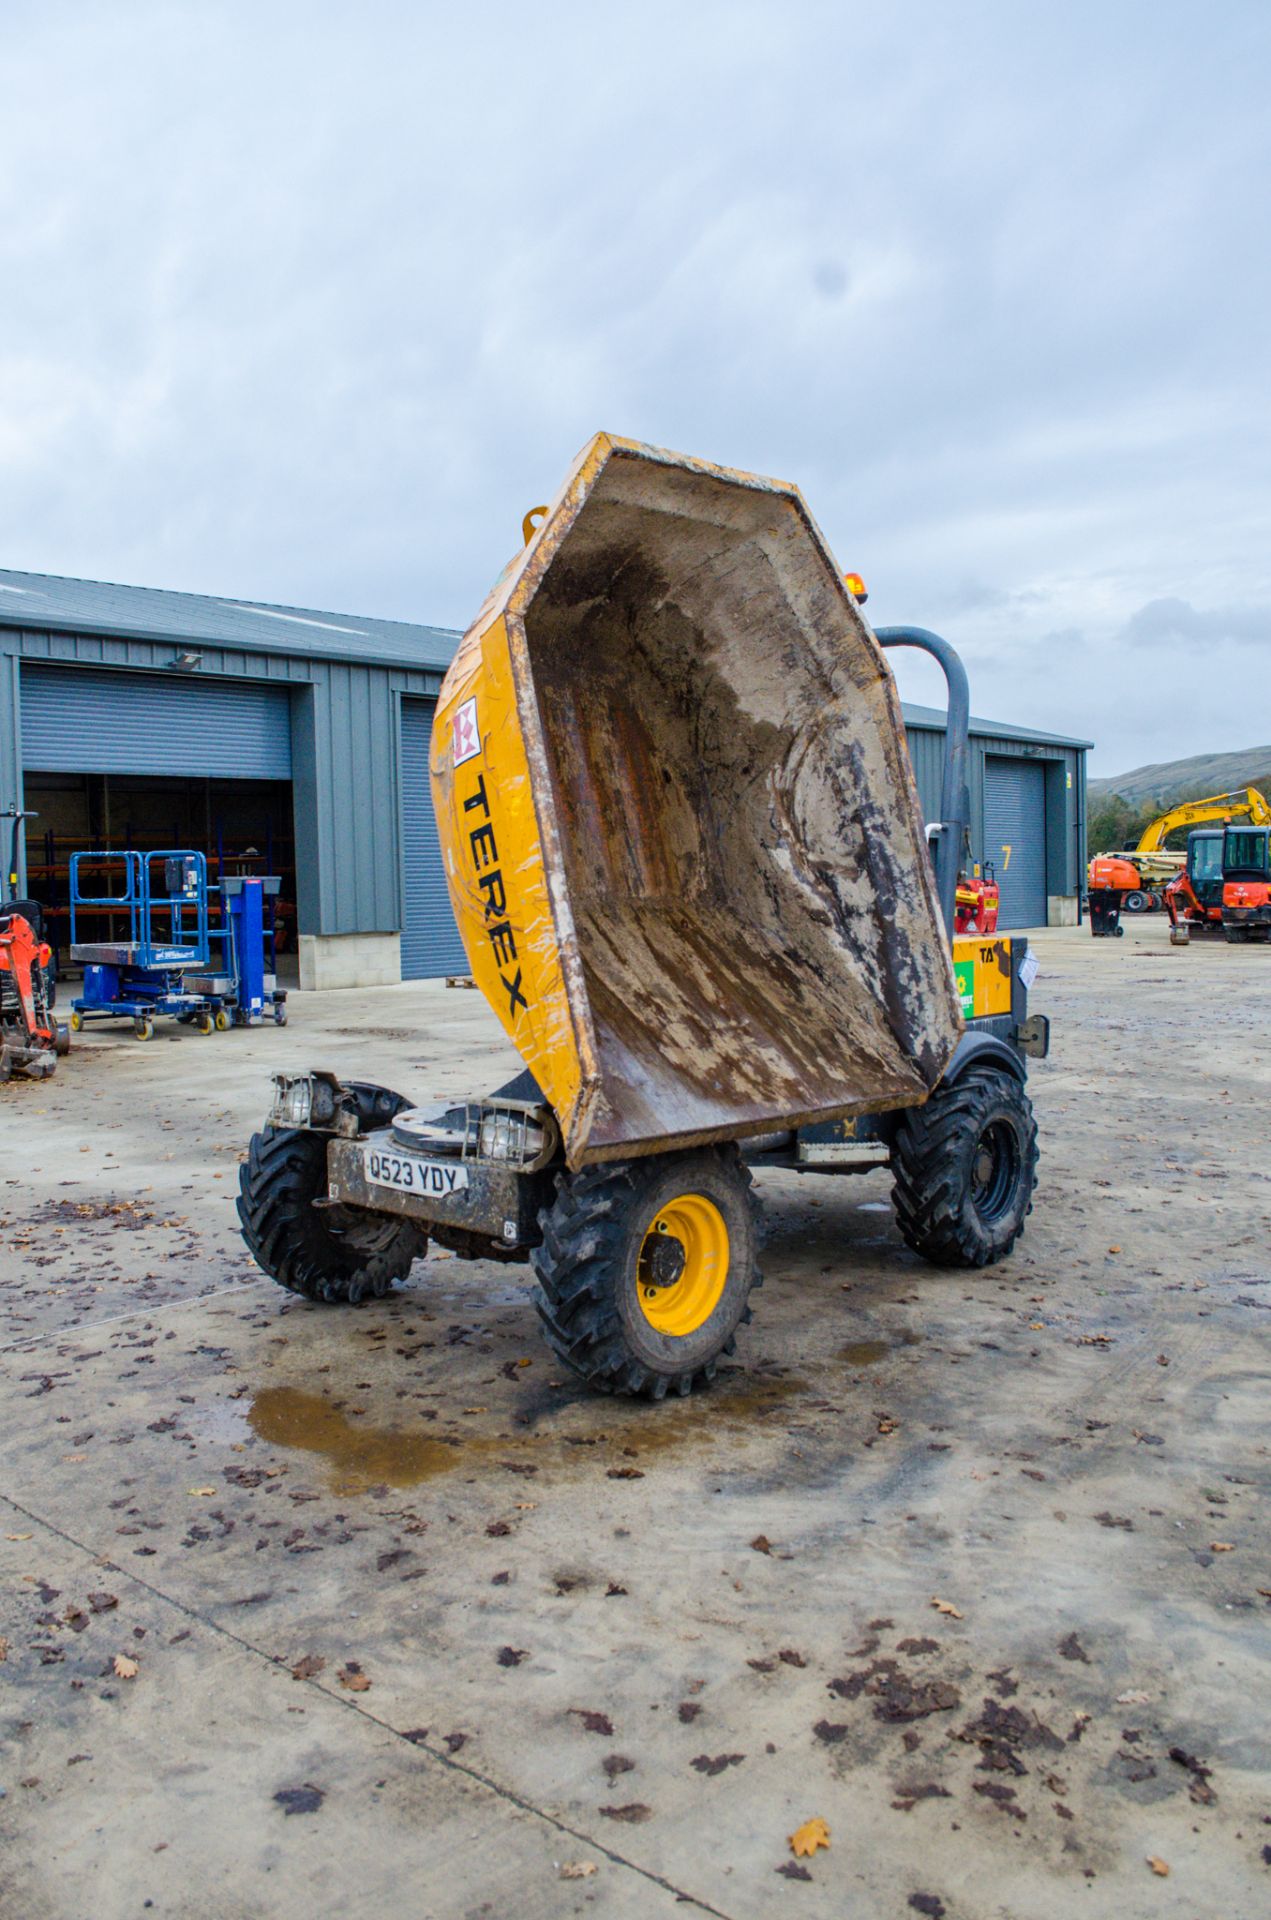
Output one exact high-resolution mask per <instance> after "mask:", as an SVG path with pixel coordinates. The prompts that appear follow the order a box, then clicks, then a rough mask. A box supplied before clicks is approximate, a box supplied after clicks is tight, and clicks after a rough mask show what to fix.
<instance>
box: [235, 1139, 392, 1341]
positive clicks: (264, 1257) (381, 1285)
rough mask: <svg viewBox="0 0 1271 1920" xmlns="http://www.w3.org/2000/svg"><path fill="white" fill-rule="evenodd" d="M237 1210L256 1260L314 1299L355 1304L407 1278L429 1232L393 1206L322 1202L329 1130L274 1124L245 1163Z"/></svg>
mask: <svg viewBox="0 0 1271 1920" xmlns="http://www.w3.org/2000/svg"><path fill="white" fill-rule="evenodd" d="M238 1184H239V1194H238V1217H239V1221H240V1222H241V1225H242V1231H243V1239H244V1240H245V1241H246V1242H247V1246H248V1248H249V1250H250V1252H251V1255H252V1258H253V1259H254V1260H255V1261H256V1263H257V1265H258V1266H260V1267H263V1268H264V1270H265V1272H266V1273H267V1274H268V1275H269V1276H270V1278H271V1279H273V1280H276V1281H277V1282H278V1284H279V1286H280V1287H286V1288H287V1289H288V1291H289V1292H291V1293H302V1294H303V1295H304V1296H305V1298H306V1299H307V1300H325V1301H329V1302H342V1303H347V1304H349V1305H356V1304H357V1302H358V1301H360V1300H365V1299H374V1298H378V1297H379V1296H380V1295H381V1294H385V1293H387V1292H388V1291H389V1289H390V1287H391V1286H392V1284H393V1282H394V1280H404V1279H405V1278H406V1275H407V1274H408V1273H409V1272H410V1269H411V1266H412V1263H413V1262H414V1261H415V1260H416V1259H419V1258H421V1257H422V1255H423V1254H424V1253H425V1252H426V1250H427V1246H428V1241H427V1236H426V1235H425V1234H423V1233H422V1232H421V1231H420V1230H419V1229H418V1228H417V1227H415V1226H414V1225H413V1224H412V1223H411V1222H410V1221H409V1220H402V1219H400V1218H398V1217H397V1216H396V1215H394V1214H379V1213H369V1212H366V1213H364V1212H362V1210H361V1209H359V1208H357V1207H332V1208H326V1207H315V1206H314V1201H315V1200H321V1199H324V1198H325V1197H326V1190H327V1139H326V1135H325V1134H321V1133H305V1132H300V1131H292V1130H291V1129H289V1128H281V1127H280V1128H273V1127H270V1128H267V1129H266V1131H265V1132H264V1133H257V1134H253V1135H252V1142H251V1146H250V1147H249V1148H248V1151H247V1161H246V1164H245V1165H244V1166H243V1167H242V1168H241V1169H240V1171H239V1183H238Z"/></svg>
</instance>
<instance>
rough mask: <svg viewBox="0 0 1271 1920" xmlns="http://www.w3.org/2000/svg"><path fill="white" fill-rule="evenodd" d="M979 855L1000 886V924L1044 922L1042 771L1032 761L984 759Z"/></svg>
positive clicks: (1043, 788) (1043, 924) (1044, 856)
mask: <svg viewBox="0 0 1271 1920" xmlns="http://www.w3.org/2000/svg"><path fill="white" fill-rule="evenodd" d="M984 858H985V859H986V860H989V861H991V862H992V863H993V865H994V866H995V867H996V868H997V884H998V886H999V887H1000V888H1001V890H1002V904H1001V909H1000V911H999V914H998V922H997V924H998V926H999V927H1003V928H1006V927H1044V926H1045V925H1046V770H1045V768H1044V767H1042V766H1039V765H1038V764H1037V762H1036V761H1032V760H1009V759H1005V758H1001V757H994V756H993V755H992V754H990V755H988V756H987V757H986V759H985V762H984Z"/></svg>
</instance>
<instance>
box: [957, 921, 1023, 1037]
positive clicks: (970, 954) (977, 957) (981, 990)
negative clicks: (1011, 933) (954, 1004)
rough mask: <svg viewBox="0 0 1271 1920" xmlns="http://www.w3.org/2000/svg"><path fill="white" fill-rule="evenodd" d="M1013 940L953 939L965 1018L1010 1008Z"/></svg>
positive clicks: (991, 937) (978, 936)
mask: <svg viewBox="0 0 1271 1920" xmlns="http://www.w3.org/2000/svg"><path fill="white" fill-rule="evenodd" d="M1014 964H1015V954H1014V942H1013V941H1011V940H1009V939H999V938H998V937H997V936H996V935H993V934H990V935H987V936H986V935H984V934H959V935H958V936H957V937H956V938H955V940H954V942H953V973H954V978H955V979H956V981H957V983H958V1000H959V1003H960V1005H961V1008H962V1017H963V1019H964V1020H985V1019H987V1018H989V1017H990V1016H991V1015H993V1014H1001V1013H1006V1014H1009V1012H1010V1011H1011V981H1012V978H1013V968H1014Z"/></svg>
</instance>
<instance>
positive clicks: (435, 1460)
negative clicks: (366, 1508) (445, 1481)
mask: <svg viewBox="0 0 1271 1920" xmlns="http://www.w3.org/2000/svg"><path fill="white" fill-rule="evenodd" d="M247 1424H248V1426H249V1427H250V1428H251V1431H252V1432H253V1433H254V1434H255V1435H256V1436H257V1438H258V1439H261V1440H266V1441H268V1443H269V1444H270V1446H274V1447H286V1448H289V1449H293V1450H295V1451H298V1452H302V1453H317V1454H321V1456H322V1457H323V1459H324V1460H325V1461H326V1463H327V1465H328V1467H329V1468H330V1469H331V1475H332V1480H333V1483H334V1484H335V1485H336V1487H337V1488H339V1489H341V1490H343V1489H349V1490H352V1489H355V1488H361V1487H373V1486H379V1485H387V1486H390V1487H415V1486H418V1485H419V1484H420V1482H421V1481H423V1480H433V1479H435V1478H436V1477H437V1476H438V1475H439V1474H443V1473H453V1472H454V1471H455V1469H456V1468H457V1467H461V1466H462V1465H463V1464H464V1462H465V1460H467V1459H468V1458H470V1457H471V1455H472V1454H473V1453H475V1452H476V1451H478V1447H479V1440H480V1437H479V1436H477V1435H474V1436H472V1438H471V1439H465V1440H463V1441H458V1442H456V1443H455V1444H454V1445H451V1444H450V1442H448V1441H445V1440H436V1439H434V1438H433V1437H432V1435H431V1434H426V1433H421V1432H419V1431H417V1430H415V1431H412V1430H411V1429H410V1428H409V1427H372V1426H363V1425H360V1424H359V1423H358V1422H356V1421H354V1420H350V1419H349V1417H348V1415H347V1414H345V1413H342V1412H341V1411H340V1409H339V1408H338V1407H333V1406H332V1405H331V1403H330V1401H329V1400H324V1399H323V1398H322V1396H321V1395H320V1394H317V1393H305V1392H303V1391H302V1390H301V1389H300V1388H299V1387H262V1388H261V1390H260V1392H259V1393H258V1394H257V1395H256V1396H255V1398H254V1399H253V1401H252V1404H251V1409H250V1411H249V1412H248V1415H247ZM494 1444H495V1443H494V1442H493V1441H490V1442H488V1443H487V1448H488V1447H489V1446H493V1445H494ZM501 1444H502V1448H503V1451H504V1452H505V1453H506V1452H507V1450H508V1447H507V1442H506V1441H504V1442H502V1443H501Z"/></svg>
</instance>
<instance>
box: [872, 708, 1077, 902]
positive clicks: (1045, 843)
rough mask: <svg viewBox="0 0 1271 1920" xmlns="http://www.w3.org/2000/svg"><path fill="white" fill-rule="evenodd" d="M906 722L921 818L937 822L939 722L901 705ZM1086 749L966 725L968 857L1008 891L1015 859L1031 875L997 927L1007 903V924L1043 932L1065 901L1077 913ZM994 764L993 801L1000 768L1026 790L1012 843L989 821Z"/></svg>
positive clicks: (986, 724)
mask: <svg viewBox="0 0 1271 1920" xmlns="http://www.w3.org/2000/svg"><path fill="white" fill-rule="evenodd" d="M929 715H930V716H931V717H930V718H929V717H928V716H929ZM905 720H906V734H907V737H908V741H909V758H910V761H911V763H912V766H913V770H914V781H915V784H916V786H917V788H918V798H919V802H920V804H921V806H922V810H923V815H924V817H925V818H926V819H927V820H929V821H930V820H938V819H939V818H940V789H941V778H942V774H943V768H944V729H943V727H942V726H941V725H940V724H939V716H936V715H934V714H933V713H932V710H931V709H929V708H915V707H912V706H909V705H906V708H905ZM1087 746H1088V742H1086V741H1081V740H1067V739H1063V738H1061V737H1059V736H1057V735H1051V734H1044V733H1031V732H1029V731H1028V730H1026V729H1025V728H1022V727H1007V726H1003V727H1001V729H1000V730H997V729H996V728H995V727H994V723H993V722H991V721H977V720H974V719H973V720H972V722H971V739H970V747H971V754H970V782H969V784H970V789H971V792H970V800H971V858H972V860H974V861H981V862H983V861H991V862H992V863H993V865H994V866H995V867H996V869H997V877H998V880H999V882H1001V881H1002V880H1003V879H1004V878H1005V879H1006V880H1007V882H1008V885H1009V882H1010V875H1011V873H1014V872H1015V862H1016V861H1017V860H1019V859H1022V860H1023V861H1024V862H1025V868H1026V869H1027V868H1031V869H1032V871H1031V877H1025V879H1024V880H1023V882H1022V885H1023V893H1022V895H1020V896H1017V898H1018V899H1019V901H1020V902H1021V904H1018V905H1011V904H1010V901H1009V898H1008V896H1007V895H1004V898H1003V924H1006V910H1007V908H1008V905H1009V908H1010V911H1011V913H1012V914H1013V915H1015V916H1017V917H1014V918H1012V920H1011V921H1010V924H1011V925H1013V926H1045V925H1046V923H1047V920H1048V919H1049V918H1051V917H1052V916H1053V915H1056V914H1058V915H1059V916H1060V917H1062V914H1063V911H1064V909H1063V908H1062V906H1061V904H1060V903H1061V902H1062V901H1064V900H1066V901H1067V902H1068V909H1067V910H1068V912H1069V913H1074V912H1075V910H1076V907H1075V903H1076V899H1077V897H1078V895H1079V893H1080V890H1081V886H1082V882H1083V880H1084V876H1085V865H1086V853H1085V815H1086V807H1085V795H1086V748H1087ZM993 766H996V767H997V768H998V769H999V774H998V781H999V786H998V793H999V795H1000V794H1001V793H1002V792H1003V787H1002V785H1001V783H1002V782H1006V781H1007V780H1008V775H1007V773H1006V772H1005V769H1006V768H1007V767H1008V766H1009V767H1018V768H1020V769H1023V771H1022V772H1021V774H1020V780H1021V781H1022V782H1024V783H1025V785H1024V786H1023V787H1022V788H1021V789H1020V794H1021V795H1022V794H1023V793H1025V792H1026V793H1027V796H1028V797H1027V799H1023V798H1019V799H1018V805H1019V806H1020V807H1022V808H1023V810H1024V812H1023V816H1022V819H1023V826H1022V828H1016V829H1015V831H1016V833H1017V838H1016V839H1014V840H1012V839H1010V837H1009V835H1004V834H1003V833H1002V831H1001V830H1000V823H999V822H998V821H997V820H995V819H994V818H992V817H990V799H989V784H990V775H989V770H990V768H991V767H993ZM1039 795H1040V798H1039ZM1003 804H1004V802H1003ZM1012 804H1015V803H1012ZM1021 832H1022V838H1020V837H1019V834H1020V833H1021ZM1004 845H1009V846H1010V847H1011V849H1012V851H1011V856H1010V859H1011V867H1010V869H1009V871H1008V872H1007V873H1006V874H1005V875H1004V873H1003V858H1004V856H1003V853H1002V847H1003V846H1004ZM1038 865H1040V873H1041V885H1040V887H1039V886H1038V880H1037V867H1038ZM1019 880H1020V875H1019V874H1016V881H1017V882H1018V881H1019ZM1009 893H1011V894H1013V893H1014V887H1013V886H1010V887H1009ZM1023 916H1026V917H1023Z"/></svg>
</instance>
